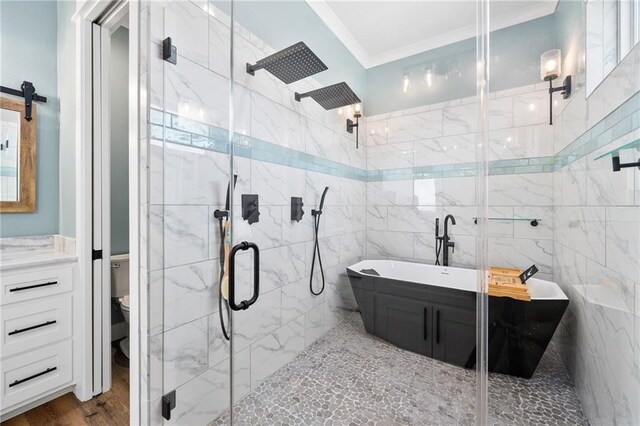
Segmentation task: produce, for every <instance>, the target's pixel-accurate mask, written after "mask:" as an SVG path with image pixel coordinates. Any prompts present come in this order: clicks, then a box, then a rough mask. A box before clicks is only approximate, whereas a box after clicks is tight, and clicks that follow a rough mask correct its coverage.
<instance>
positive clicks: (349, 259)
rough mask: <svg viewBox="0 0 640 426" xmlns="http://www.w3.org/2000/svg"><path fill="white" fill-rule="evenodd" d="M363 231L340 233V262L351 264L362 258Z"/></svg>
mask: <svg viewBox="0 0 640 426" xmlns="http://www.w3.org/2000/svg"><path fill="white" fill-rule="evenodd" d="M364 253H365V232H364V231H360V232H355V233H350V234H346V235H340V263H341V264H351V263H355V262H357V261H360V260H362V259H364Z"/></svg>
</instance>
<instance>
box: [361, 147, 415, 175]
mask: <svg viewBox="0 0 640 426" xmlns="http://www.w3.org/2000/svg"><path fill="white" fill-rule="evenodd" d="M413 153H414V151H413V142H403V143H395V144H389V145H379V146H372V147H370V148H368V149H367V169H368V170H375V169H396V168H403V167H412V166H413Z"/></svg>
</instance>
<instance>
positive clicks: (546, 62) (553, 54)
mask: <svg viewBox="0 0 640 426" xmlns="http://www.w3.org/2000/svg"><path fill="white" fill-rule="evenodd" d="M561 61H562V55H561V53H560V49H552V50H549V51H548V52H544V53H543V54H542V55H540V79H542V80H544V81H549V80H555V79H556V78H558V77H559V76H560V74H562V67H561Z"/></svg>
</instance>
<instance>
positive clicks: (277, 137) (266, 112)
mask: <svg viewBox="0 0 640 426" xmlns="http://www.w3.org/2000/svg"><path fill="white" fill-rule="evenodd" d="M304 130H305V121H304V118H303V117H301V116H300V115H298V114H296V113H295V112H293V111H291V110H290V109H287V108H285V107H283V106H281V105H279V104H277V103H276V102H273V101H272V100H269V99H267V98H265V97H263V96H260V95H257V94H255V93H254V94H252V95H251V135H252V136H253V137H255V138H258V139H262V140H265V141H267V142H271V143H275V144H277V145H280V146H284V147H287V148H291V149H295V150H297V151H303V152H304V150H305V135H304Z"/></svg>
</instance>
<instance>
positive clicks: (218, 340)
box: [208, 304, 231, 367]
mask: <svg viewBox="0 0 640 426" xmlns="http://www.w3.org/2000/svg"><path fill="white" fill-rule="evenodd" d="M216 306H217V304H216ZM222 309H223V311H222V312H223V314H224V315H223V318H224V324H225V330H226V332H227V335H229V332H230V331H229V321H228V316H227V314H226V312H227V311H226V310H225V308H224V306H223V308H222ZM208 324H209V330H208V342H209V367H214V366H216V365H218V364H220V363H221V362H222V361H224V360H228V359H229V354H230V353H231V352H230V348H229V341H228V340H227V339H225V337H224V334H223V333H222V326H221V325H220V315H219V313H218V312H216V313H214V314H211V315H209V317H208Z"/></svg>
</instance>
